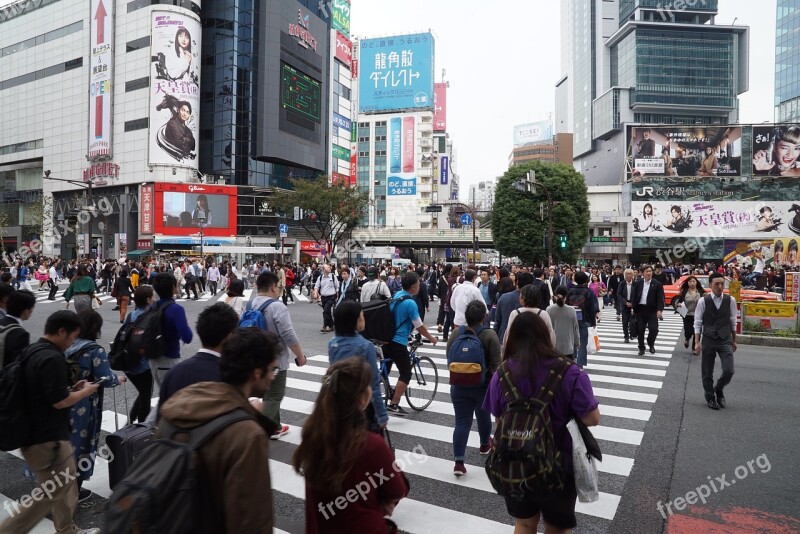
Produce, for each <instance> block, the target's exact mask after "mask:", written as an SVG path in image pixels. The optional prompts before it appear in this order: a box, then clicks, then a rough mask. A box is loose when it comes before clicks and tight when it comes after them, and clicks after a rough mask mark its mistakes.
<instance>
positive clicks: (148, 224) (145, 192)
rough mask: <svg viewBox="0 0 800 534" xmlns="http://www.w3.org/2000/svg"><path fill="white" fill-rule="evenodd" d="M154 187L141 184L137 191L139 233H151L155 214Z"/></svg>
mask: <svg viewBox="0 0 800 534" xmlns="http://www.w3.org/2000/svg"><path fill="white" fill-rule="evenodd" d="M154 210H155V189H153V186H152V185H143V186H142V187H141V189H140V191H139V212H140V213H139V233H140V234H141V235H152V234H153V229H154V228H155V226H154V215H155V211H154Z"/></svg>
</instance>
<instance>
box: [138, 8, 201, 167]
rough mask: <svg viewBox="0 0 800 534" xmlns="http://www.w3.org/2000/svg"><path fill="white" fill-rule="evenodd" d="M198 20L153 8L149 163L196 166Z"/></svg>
mask: <svg viewBox="0 0 800 534" xmlns="http://www.w3.org/2000/svg"><path fill="white" fill-rule="evenodd" d="M200 36H201V30H200V21H198V20H196V19H195V18H194V17H193V16H190V15H189V14H182V13H177V12H175V11H153V13H152V26H151V35H150V46H151V54H150V55H151V58H152V60H151V64H150V128H149V132H150V133H149V142H148V144H149V153H148V161H149V163H150V165H170V166H183V167H191V168H192V169H195V170H196V169H197V166H198V159H197V143H198V131H199V125H200V115H199V111H200Z"/></svg>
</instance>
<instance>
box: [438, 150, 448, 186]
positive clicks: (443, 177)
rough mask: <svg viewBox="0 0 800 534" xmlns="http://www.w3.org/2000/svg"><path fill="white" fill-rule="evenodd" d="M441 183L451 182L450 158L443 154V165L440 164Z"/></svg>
mask: <svg viewBox="0 0 800 534" xmlns="http://www.w3.org/2000/svg"><path fill="white" fill-rule="evenodd" d="M439 174H440V176H439V183H441V184H442V185H447V184H449V183H450V158H449V157H448V156H442V161H441V165H440V166H439Z"/></svg>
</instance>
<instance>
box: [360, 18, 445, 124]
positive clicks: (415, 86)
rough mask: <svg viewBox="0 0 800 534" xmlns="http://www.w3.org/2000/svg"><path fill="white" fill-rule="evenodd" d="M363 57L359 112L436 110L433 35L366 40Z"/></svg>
mask: <svg viewBox="0 0 800 534" xmlns="http://www.w3.org/2000/svg"><path fill="white" fill-rule="evenodd" d="M359 56H360V61H359V64H360V70H361V72H360V73H359V77H358V78H359V82H358V83H359V94H358V96H359V98H358V107H359V111H361V112H362V113H368V112H376V111H391V110H405V109H426V108H430V109H433V77H434V76H433V69H434V41H433V35H431V34H430V33H418V34H412V35H399V36H396V37H381V38H377V39H364V40H362V41H361V42H360V44H359Z"/></svg>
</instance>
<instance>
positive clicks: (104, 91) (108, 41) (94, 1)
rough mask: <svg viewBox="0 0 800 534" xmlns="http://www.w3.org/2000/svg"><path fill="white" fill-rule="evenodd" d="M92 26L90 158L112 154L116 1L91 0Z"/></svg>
mask: <svg viewBox="0 0 800 534" xmlns="http://www.w3.org/2000/svg"><path fill="white" fill-rule="evenodd" d="M89 5H90V8H91V11H90V12H89V14H90V20H91V26H90V27H89V34H90V35H89V43H90V48H89V150H88V152H87V154H88V156H89V160H93V159H95V158H98V157H109V156H111V133H112V132H111V95H112V91H113V79H114V78H113V64H114V49H113V48H114V2H113V1H108V0H106V1H105V2H103V0H91V2H89Z"/></svg>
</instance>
